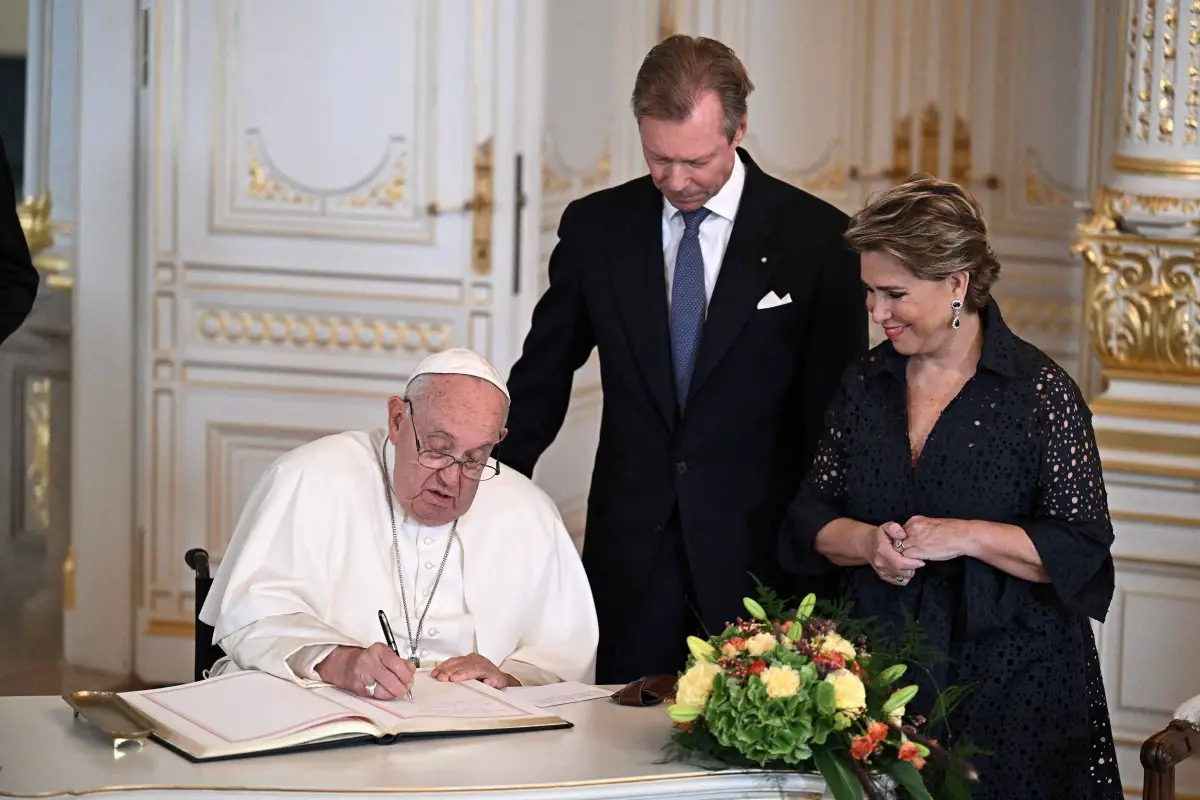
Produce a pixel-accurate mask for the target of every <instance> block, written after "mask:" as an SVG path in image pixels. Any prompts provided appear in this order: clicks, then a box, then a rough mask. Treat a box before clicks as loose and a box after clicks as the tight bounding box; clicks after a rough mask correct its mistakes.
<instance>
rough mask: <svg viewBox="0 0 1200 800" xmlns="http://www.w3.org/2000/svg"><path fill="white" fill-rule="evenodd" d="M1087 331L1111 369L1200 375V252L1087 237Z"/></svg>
mask: <svg viewBox="0 0 1200 800" xmlns="http://www.w3.org/2000/svg"><path fill="white" fill-rule="evenodd" d="M1077 252H1080V253H1081V255H1083V257H1084V266H1085V273H1086V274H1085V281H1086V289H1085V300H1086V309H1087V328H1088V335H1089V338H1090V340H1091V345H1092V348H1093V350H1094V351H1095V352H1096V354H1097V356H1098V357H1099V359H1100V361H1101V364H1102V365H1103V366H1104V367H1105V368H1106V369H1122V370H1127V371H1136V372H1143V373H1147V374H1156V373H1158V374H1161V373H1177V374H1178V373H1184V374H1188V375H1194V376H1197V377H1200V269H1198V267H1197V258H1200V250H1198V249H1197V248H1195V247H1194V246H1185V245H1183V244H1165V243H1164V244H1158V243H1154V242H1151V241H1148V240H1145V239H1139V238H1134V237H1122V236H1113V235H1099V236H1094V235H1093V236H1089V235H1087V234H1085V235H1084V236H1083V238H1082V239H1081V241H1080V243H1079V246H1078V247H1077Z"/></svg>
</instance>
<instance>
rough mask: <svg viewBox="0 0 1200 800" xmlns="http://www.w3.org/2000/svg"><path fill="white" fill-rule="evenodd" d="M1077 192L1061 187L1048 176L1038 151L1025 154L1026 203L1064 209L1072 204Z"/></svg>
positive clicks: (1029, 151) (1031, 150)
mask: <svg viewBox="0 0 1200 800" xmlns="http://www.w3.org/2000/svg"><path fill="white" fill-rule="evenodd" d="M1075 194H1076V192H1075V191H1074V190H1072V189H1067V188H1066V187H1064V186H1061V185H1060V184H1059V183H1058V182H1056V181H1055V180H1054V179H1053V178H1051V177H1050V176H1049V175H1047V174H1046V171H1045V169H1043V167H1042V160H1041V157H1040V156H1039V155H1038V153H1037V151H1036V150H1033V149H1030V150H1028V151H1027V152H1026V153H1025V202H1027V203H1029V204H1030V205H1034V206H1054V207H1057V208H1064V207H1066V206H1069V205H1070V204H1071V200H1072V198H1073V196H1074V195H1075Z"/></svg>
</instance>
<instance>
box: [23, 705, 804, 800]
mask: <svg viewBox="0 0 1200 800" xmlns="http://www.w3.org/2000/svg"><path fill="white" fill-rule="evenodd" d="M554 711H555V712H556V713H558V714H559V715H560V716H562V717H564V718H566V719H569V720H570V721H572V722H574V723H575V727H574V728H571V729H568V730H556V731H535V732H525V733H509V734H498V735H488V736H472V737H464V738H457V739H435V740H424V741H417V740H414V741H408V742H403V741H401V742H397V743H396V744H393V745H374V744H369V745H361V746H356V747H343V748H338V749H334V750H325V751H310V752H307V753H292V754H286V755H273V756H263V757H259V758H250V759H242V760H235V761H224V762H212V763H208V764H193V763H191V762H190V761H187V760H186V759H184V758H182V757H180V756H178V755H176V754H175V753H173V752H172V751H170V750H167V749H166V748H165V747H162V746H161V745H159V744H158V743H156V742H148V743H147V744H146V745H145V746H144V747H141V748H138V747H137V745H135V744H132V745H124V746H123V748H122V750H121V751H117V752H114V750H113V748H112V744H111V742H110V741H109V740H107V739H106V738H105V737H103V736H102V735H101V734H100V733H99V732H98V731H96V730H95V729H94V728H92V727H91V726H90V725H89V724H88V723H87V722H86V721H84V720H83V719H82V718H80V719H78V720H77V719H74V718H73V716H72V710H71V708H70V706H68V705H67V704H66V703H65V702H64V701H63V700H62V698H59V697H0V797H63V796H74V795H85V796H92V795H94V796H96V797H98V798H104V799H105V800H107V799H108V798H117V797H120V798H134V799H135V800H184V799H185V798H221V800H233V798H237V797H244V796H246V795H249V794H253V796H254V798H256V800H257V799H261V800H268V799H269V800H310V799H311V798H321V800H329V798H331V797H338V796H346V797H361V796H363V795H367V796H368V797H370V798H371V800H390V799H394V800H413V798H423V799H425V800H435V799H436V800H451V799H455V800H458V799H460V798H466V797H472V798H478V797H482V798H488V799H489V800H490V798H497V800H500V799H503V800H533V799H535V798H536V799H537V800H542V799H543V798H549V797H555V798H587V800H595V799H597V798H622V800H629V799H631V798H659V797H682V798H705V799H706V800H724V799H725V798H731V799H732V798H739V799H740V798H768V797H769V798H810V800H818V798H821V797H822V796H823V792H824V789H825V785H824V782H823V781H822V780H821V778H820V776H816V775H798V774H794V773H770V772H759V771H741V770H730V771H722V772H712V771H708V772H706V771H704V770H700V769H697V768H696V767H693V766H690V765H687V764H680V763H670V764H657V763H655V762H656V761H657V760H659V759H660V758H661V754H662V750H661V748H662V745H663V743H664V742H665V741H666V740H667V737H668V736H669V735H670V730H671V729H670V721H669V720H668V719H667V715H666V708H665V707H664V706H662V705H659V706H654V707H650V708H629V707H624V706H619V705H617V704H616V703H615V702H613V701H611V700H608V699H600V700H591V701H588V702H585V703H576V704H573V705H565V706H557V707H555V709H554Z"/></svg>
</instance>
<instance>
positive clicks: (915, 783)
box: [888, 761, 933, 800]
mask: <svg viewBox="0 0 1200 800" xmlns="http://www.w3.org/2000/svg"><path fill="white" fill-rule="evenodd" d="M888 774H889V775H891V776H892V777H893V778H895V780H896V783H898V784H900V786H901V787H903V788H904V791H906V792H907V793H908V796H909V797H911V798H913V800H933V795H931V794H930V793H929V790H928V789H926V788H925V781H924V780H923V779H922V778H921V773H920V772H918V771H917V768H916V767H914V766H913V765H912V764H910V763H909V762H907V761H897V762H896V763H895V764H892V768H891V769H889V770H888Z"/></svg>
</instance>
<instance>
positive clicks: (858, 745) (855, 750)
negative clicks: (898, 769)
mask: <svg viewBox="0 0 1200 800" xmlns="http://www.w3.org/2000/svg"><path fill="white" fill-rule="evenodd" d="M873 752H875V742H874V741H872V740H871V737H870V736H855V737H854V738H853V739H851V740H850V756H851V757H852V758H854V759H856V760H858V761H866V760H867V757H868V756H870V755H871V753H873Z"/></svg>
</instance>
